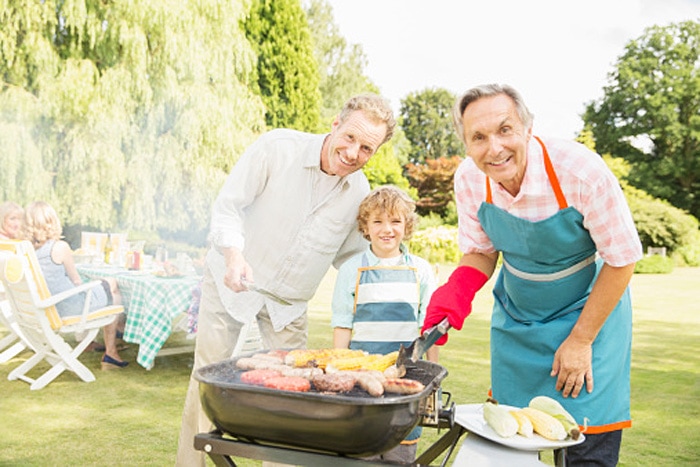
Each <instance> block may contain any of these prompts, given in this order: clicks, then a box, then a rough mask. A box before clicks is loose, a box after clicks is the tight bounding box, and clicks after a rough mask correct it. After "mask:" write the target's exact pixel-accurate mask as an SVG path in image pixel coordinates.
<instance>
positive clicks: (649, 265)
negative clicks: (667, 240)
mask: <svg viewBox="0 0 700 467" xmlns="http://www.w3.org/2000/svg"><path fill="white" fill-rule="evenodd" d="M671 272H673V260H672V259H671V258H669V257H667V256H661V255H651V256H645V257H644V258H642V259H641V260H639V261H638V262H637V264H636V265H635V266H634V273H635V274H670V273H671Z"/></svg>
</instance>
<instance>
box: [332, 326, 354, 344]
mask: <svg viewBox="0 0 700 467" xmlns="http://www.w3.org/2000/svg"><path fill="white" fill-rule="evenodd" d="M351 338H352V329H349V328H333V347H334V348H336V349H347V348H350V339H351Z"/></svg>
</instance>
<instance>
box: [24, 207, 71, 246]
mask: <svg viewBox="0 0 700 467" xmlns="http://www.w3.org/2000/svg"><path fill="white" fill-rule="evenodd" d="M62 232H63V227H62V226H61V221H60V220H59V219H58V214H56V210H55V209H54V208H53V207H51V205H50V204H49V203H47V202H45V201H35V202H33V203H31V204H30V205H29V206H27V209H25V211H24V238H26V239H27V240H29V241H30V242H32V244H33V245H34V246H35V247H38V246H41V245H43V244H44V243H46V241H47V240H60V239H61V233H62Z"/></svg>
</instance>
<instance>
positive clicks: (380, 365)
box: [326, 350, 399, 373]
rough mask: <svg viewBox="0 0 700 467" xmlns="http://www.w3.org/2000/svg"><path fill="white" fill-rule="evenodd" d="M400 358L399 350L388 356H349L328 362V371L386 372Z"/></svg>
mask: <svg viewBox="0 0 700 467" xmlns="http://www.w3.org/2000/svg"><path fill="white" fill-rule="evenodd" d="M398 356H399V352H398V350H397V351H396V352H391V353H388V354H386V355H381V354H363V355H360V356H349V357H343V358H336V359H331V360H329V361H328V362H327V365H326V371H327V372H331V373H332V372H334V371H352V370H377V371H384V370H386V369H387V368H389V367H390V366H391V365H393V364H395V363H396V358H397V357H398Z"/></svg>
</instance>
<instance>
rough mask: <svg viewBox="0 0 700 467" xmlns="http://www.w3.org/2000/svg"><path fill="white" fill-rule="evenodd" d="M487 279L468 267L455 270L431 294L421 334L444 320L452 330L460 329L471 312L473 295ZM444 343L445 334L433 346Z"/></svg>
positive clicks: (445, 340)
mask: <svg viewBox="0 0 700 467" xmlns="http://www.w3.org/2000/svg"><path fill="white" fill-rule="evenodd" d="M488 279H489V278H488V276H487V275H486V274H484V273H483V272H481V271H479V270H478V269H476V268H473V267H470V266H460V267H458V268H457V269H455V270H454V271H453V272H452V275H450V278H449V279H448V280H447V282H446V283H445V284H444V285H442V286H440V287H438V288H437V289H436V290H435V292H433V295H432V297H431V298H430V303H428V307H427V310H426V316H425V321H424V322H423V328H422V330H421V333H423V332H425V331H426V330H427V329H429V328H431V327H433V326H435V325H437V324H439V323H440V322H441V321H442V320H443V319H445V318H447V320H448V321H449V322H450V326H452V327H453V328H455V329H457V330H458V331H459V330H460V329H462V325H463V324H464V320H465V319H466V317H467V316H469V313H471V311H472V300H474V295H476V292H477V291H478V290H479V289H481V288H482V287H483V286H484V284H486V281H488ZM446 342H447V334H445V335H444V336H442V337H441V338H440V339H438V340H437V342H435V344H436V345H444V344H445V343H446Z"/></svg>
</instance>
